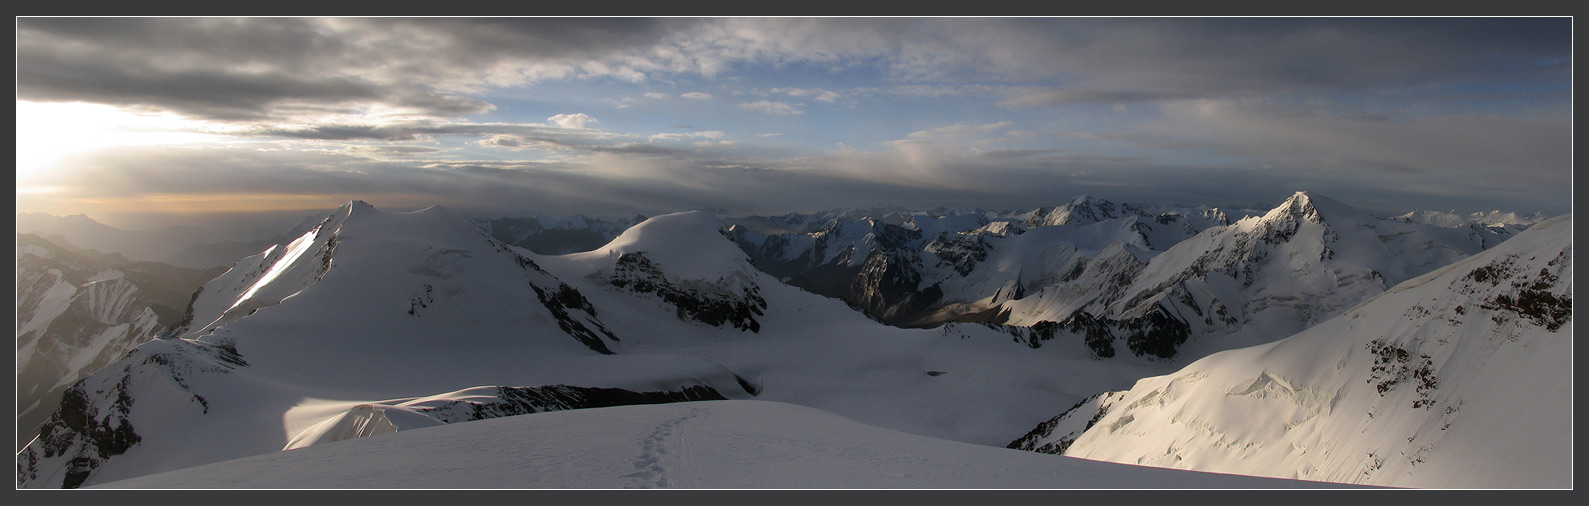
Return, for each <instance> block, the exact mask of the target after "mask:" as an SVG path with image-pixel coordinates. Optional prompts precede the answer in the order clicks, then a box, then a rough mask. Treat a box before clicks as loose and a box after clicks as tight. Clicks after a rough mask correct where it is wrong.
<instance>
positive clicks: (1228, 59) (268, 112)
mask: <svg viewBox="0 0 1589 506" xmlns="http://www.w3.org/2000/svg"><path fill="white" fill-rule="evenodd" d="M1571 36H1572V30H1571V20H1570V19H1568V18H1556V19H1509V18H1500V19H1490V18H1473V19H1463V18H1457V19H1451V18H1440V19H1417V18H1412V19H1409V18H1389V19H1269V18H1263V19H1239V18H1238V19H1218V18H1213V19H1209V18H1194V19H1064V18H1062V19H1049V18H1040V19H803V18H752V19H738V18H723V19H705V20H697V19H674V18H668V19H645V18H619V19H583V18H551V19H545V18H421V19H404V18H375V19H363V18H333V19H314V18H65V19H56V18H19V19H18V20H17V75H18V83H17V86H18V88H17V93H18V98H19V99H23V100H44V101H69V100H82V101H91V102H100V103H108V104H114V105H141V106H149V107H159V108H165V109H169V110H173V111H177V112H181V113H183V114H187V115H190V116H196V117H202V118H213V119H223V120H238V119H259V118H268V117H272V116H275V115H280V114H284V113H288V112H291V110H290V109H288V108H287V107H289V106H291V107H311V108H314V107H319V108H324V109H326V110H339V111H349V110H355V109H356V108H357V107H359V106H360V105H367V104H370V103H381V104H388V105H392V106H396V107H401V108H404V109H409V110H412V111H413V112H414V113H415V114H421V115H429V116H433V117H457V116H460V115H465V114H471V113H476V112H481V111H485V110H488V109H489V108H490V107H491V106H490V104H487V103H485V102H482V101H480V100H478V99H477V98H473V97H471V96H470V94H471V93H475V92H478V91H479V90H480V89H482V88H483V87H487V86H497V85H514V84H520V83H522V82H525V81H527V80H528V81H533V80H535V79H542V78H567V77H582V76H611V77H618V78H621V79H643V78H645V76H647V75H649V74H654V73H658V72H662V73H684V72H687V73H697V74H706V75H712V74H716V73H718V72H723V71H725V70H726V69H728V68H731V67H732V65H734V64H735V63H737V62H771V63H777V64H782V63H785V62H819V63H832V64H838V65H845V64H851V63H854V62H865V63H866V64H868V65H872V64H876V65H880V66H882V67H883V68H885V69H887V70H888V72H889V75H890V76H892V77H893V78H894V79H895V80H896V81H898V82H902V83H910V82H929V83H957V84H953V85H957V86H964V85H974V84H976V83H1002V84H1021V85H1029V86H1031V87H1029V88H1027V91H1026V92H1024V93H1020V94H1017V95H1016V96H1013V97H1009V98H1008V99H1007V100H1005V101H1004V102H1003V104H1004V105H1006V106H1008V107H1034V106H1045V105H1063V104H1087V103H1134V102H1145V101H1146V102H1155V101H1166V100H1183V99H1191V98H1229V97H1246V98H1251V97H1275V96H1283V97H1291V98H1296V97H1299V96H1330V95H1331V94H1338V93H1367V92H1381V91H1386V90H1389V89H1392V88H1401V89H1404V90H1405V89H1406V88H1409V87H1433V88H1431V89H1420V90H1417V92H1418V94H1429V93H1436V92H1438V93H1458V92H1473V91H1476V90H1459V89H1446V88H1453V87H1459V86H1458V85H1461V84H1485V83H1488V84H1495V83H1501V82H1505V83H1518V82H1528V83H1532V84H1531V86H1533V87H1534V88H1535V89H1533V90H1528V91H1531V92H1534V93H1539V92H1554V93H1561V92H1562V90H1568V89H1570V85H1571V77H1570V76H1571V47H1570V46H1571V44H1570V41H1571ZM1483 91H1489V92H1493V91H1494V90H1493V89H1489V90H1483ZM1513 91H1520V90H1513Z"/></svg>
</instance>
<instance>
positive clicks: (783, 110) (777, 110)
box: [738, 100, 804, 115]
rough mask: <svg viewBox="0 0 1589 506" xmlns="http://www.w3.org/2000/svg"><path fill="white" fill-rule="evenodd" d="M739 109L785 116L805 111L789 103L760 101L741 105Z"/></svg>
mask: <svg viewBox="0 0 1589 506" xmlns="http://www.w3.org/2000/svg"><path fill="white" fill-rule="evenodd" d="M738 107H739V109H740V110H743V111H751V112H761V113H767V114H778V115H784V114H802V113H804V111H801V110H800V109H799V108H797V107H795V106H794V105H793V104H790V103H788V102H776V101H771V100H758V101H755V102H748V103H743V104H739V106H738Z"/></svg>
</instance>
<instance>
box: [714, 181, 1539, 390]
mask: <svg viewBox="0 0 1589 506" xmlns="http://www.w3.org/2000/svg"><path fill="white" fill-rule="evenodd" d="M1404 218H1405V217H1404ZM1470 225H1471V226H1470ZM732 232H733V236H734V237H735V239H736V241H738V242H739V244H740V246H741V248H742V249H744V250H745V251H746V252H747V253H748V254H749V255H750V256H751V258H752V259H753V262H754V263H755V264H756V265H757V266H758V267H760V268H761V269H762V270H764V271H766V272H768V273H771V274H773V275H774V276H777V277H779V278H780V279H784V280H787V281H788V282H789V283H790V284H793V285H795V286H799V287H802V288H805V289H808V290H811V291H813V292H815V293H819V294H823V295H827V296H831V297H836V298H840V299H842V300H845V301H846V302H848V303H849V304H850V305H852V306H854V307H856V308H858V309H860V310H862V311H864V312H866V313H867V314H869V315H871V316H873V317H874V318H877V319H879V320H880V321H883V322H887V323H890V324H893V325H899V326H933V325H937V324H940V323H943V322H949V321H968V322H985V323H990V324H997V325H1002V326H1003V327H1001V328H1003V329H1004V330H1006V331H1008V332H1010V333H1011V334H1012V335H1015V336H1017V337H1019V338H1023V339H1025V340H1026V341H1027V342H1028V344H1029V345H1031V346H1033V347H1037V346H1041V345H1042V344H1043V343H1045V342H1048V341H1050V340H1055V339H1058V340H1069V341H1085V342H1087V343H1088V345H1089V347H1090V349H1091V350H1092V351H1093V353H1094V354H1096V355H1097V356H1099V357H1113V356H1117V355H1122V354H1129V355H1138V356H1142V355H1145V356H1150V357H1159V358H1168V357H1174V356H1177V355H1178V354H1185V353H1188V352H1189V353H1190V356H1192V357H1193V358H1195V357H1198V356H1202V355H1206V354H1207V353H1212V352H1214V351H1219V350H1223V349H1230V348H1235V347H1242V346H1248V345H1252V344H1257V343H1260V342H1267V341H1271V340H1274V339H1277V338H1279V337H1283V336H1287V335H1290V334H1293V333H1295V332H1297V331H1300V330H1302V329H1304V328H1307V327H1308V326H1311V325H1314V324H1316V323H1318V322H1320V321H1323V320H1324V319H1327V318H1329V317H1331V316H1334V315H1336V314H1339V313H1340V312H1341V311H1344V310H1346V308H1349V307H1351V306H1352V305H1354V304H1356V303H1357V302H1360V301H1362V300H1364V299H1366V298H1368V297H1370V296H1373V295H1375V294H1378V293H1380V292H1382V291H1384V289H1385V288H1386V287H1388V286H1390V285H1392V284H1395V283H1397V282H1400V281H1403V280H1406V279H1408V278H1411V277H1412V276H1415V275H1418V274H1422V273H1424V272H1428V271H1430V270H1432V269H1434V268H1436V267H1438V266H1441V265H1445V264H1447V263H1450V262H1452V261H1455V260H1457V259H1459V258H1462V257H1464V256H1467V255H1470V254H1473V253H1476V252H1479V251H1482V250H1483V249H1485V248H1487V247H1490V246H1493V245H1495V244H1497V243H1499V242H1500V241H1502V240H1504V239H1506V238H1507V237H1510V235H1511V232H1510V231H1509V230H1507V229H1504V228H1494V227H1483V226H1478V225H1472V224H1469V223H1467V222H1464V224H1463V225H1462V226H1460V227H1449V226H1445V225H1443V224H1427V223H1424V222H1420V221H1417V220H1411V221H1409V220H1407V219H1384V218H1379V217H1375V216H1373V215H1370V214H1369V213H1367V212H1364V211H1361V210H1358V209H1355V208H1352V207H1350V206H1347V205H1345V204H1342V203H1339V202H1336V201H1333V200H1330V199H1328V198H1325V197H1320V196H1317V195H1313V194H1310V193H1306V192H1298V193H1296V194H1294V195H1292V196H1291V197H1290V198H1288V199H1287V200H1286V201H1285V202H1283V203H1282V204H1280V205H1279V206H1277V207H1275V208H1273V209H1271V210H1270V211H1268V212H1267V213H1264V214H1261V215H1255V216H1248V217H1245V218H1242V219H1240V220H1238V221H1236V222H1235V223H1231V222H1229V221H1228V218H1227V217H1226V215H1225V214H1224V213H1223V212H1221V211H1219V210H1218V209H1213V208H1199V207H1164V208H1153V209H1148V208H1144V207H1139V206H1134V205H1130V204H1120V203H1114V202H1109V201H1106V200H1103V199H1098V198H1094V197H1088V196H1082V197H1077V198H1076V199H1073V200H1072V201H1070V202H1069V203H1067V204H1065V205H1063V206H1055V207H1046V208H1040V209H1037V210H1033V211H1029V212H1022V213H999V214H993V213H985V214H963V215H944V216H940V217H937V218H934V217H931V216H925V215H924V216H921V217H920V219H910V220H906V221H905V222H904V223H903V224H900V225H895V224H891V223H887V222H884V221H880V220H875V219H868V220H858V221H834V222H832V223H830V224H829V225H828V226H827V227H826V228H824V229H822V230H820V231H816V232H809V233H791V234H781V235H766V234H760V233H757V232H755V231H751V230H748V229H742V228H739V227H735V228H734V229H733V230H732Z"/></svg>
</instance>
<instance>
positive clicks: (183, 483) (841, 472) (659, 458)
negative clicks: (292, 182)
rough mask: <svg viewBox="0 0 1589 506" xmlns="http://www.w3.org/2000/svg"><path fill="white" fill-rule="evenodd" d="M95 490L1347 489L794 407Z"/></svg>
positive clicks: (455, 434)
mask: <svg viewBox="0 0 1589 506" xmlns="http://www.w3.org/2000/svg"><path fill="white" fill-rule="evenodd" d="M93 488H96V489H193V488H204V489H240V488H254V489H266V488H299V489H349V488H353V489H360V488H380V489H409V488H445V489H502V488H510V489H537V488H559V489H589V488H612V489H616V488H690V489H704V488H752V489H786V488H824V489H833V488H870V489H893V488H929V489H987V488H1021V489H1053V488H1094V489H1127V488H1187V489H1197V488H1223V489H1232V488H1308V489H1313V488H1345V487H1344V486H1341V485H1337V484H1329V483H1317V482H1303V481H1294V480H1276V479H1268V478H1254V477H1249V476H1235V475H1227V474H1214V473H1200V472H1192V471H1179V470H1168V469H1154V468H1150V467H1141V466H1129V465H1123V464H1114V463H1109V462H1096V461H1089V460H1082V459H1072V458H1064V457H1056V456H1053V455H1039V454H1034V453H1030V452H1020V451H1014V450H1008V449H1003V448H995V447H990V446H983V445H972V444H966V443H956V442H952V441H944V440H942V439H934V438H929V437H923V436H918V435H914V434H906V433H902V432H898V431H892V430H887V429H882V428H878V427H874V426H869V425H864V424H860V423H856V422H854V421H852V420H848V419H845V418H843V417H839V416H835V415H833V414H832V413H827V412H824V411H819V410H816V409H811V408H805V407H801V406H795V405H792V404H784V403H774V402H764V401H749V400H735V401H721V402H702V403H689V404H663V405H653V406H622V407H612V408H601V409H584V410H574V411H562V412H557V413H546V414H543V415H535V416H519V417H510V418H501V419H494V420H486V421H481V422H475V423H466V424H454V425H447V426H439V427H433V428H427V429H423V430H413V431H404V432H401V433H397V434H390V435H383V436H380V437H370V438H364V439H359V440H356V441H345V442H341V443H337V444H334V445H321V446H315V447H312V448H304V449H299V450H293V451H286V452H276V453H271V454H267V455H257V456H253V457H247V458H242V459H237V460H231V461H226V462H218V463H215V464H209V465H204V466H198V467H193V468H188V469H183V470H180V471H172V472H166V473H160V474H156V475H152V476H144V477H140V478H133V479H128V480H122V481H115V482H110V483H105V484H102V485H98V486H95V487H93Z"/></svg>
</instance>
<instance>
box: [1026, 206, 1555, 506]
mask: <svg viewBox="0 0 1589 506" xmlns="http://www.w3.org/2000/svg"><path fill="white" fill-rule="evenodd" d="M1572 276H1573V269H1572V218H1571V216H1570V215H1568V216H1564V217H1561V218H1556V219H1553V220H1549V221H1546V222H1543V223H1539V224H1536V225H1534V226H1533V227H1532V228H1529V229H1528V230H1527V231H1525V232H1522V233H1520V234H1519V235H1517V236H1516V237H1514V238H1512V239H1509V240H1507V241H1506V242H1504V243H1502V244H1500V245H1498V246H1496V247H1495V248H1493V249H1490V250H1488V251H1486V252H1484V253H1481V254H1478V255H1475V256H1473V257H1469V258H1467V259H1464V260H1462V261H1459V262H1457V263H1455V264H1453V265H1451V266H1448V267H1445V268H1442V269H1439V270H1437V271H1435V272H1433V273H1430V274H1428V275H1424V276H1421V277H1418V278H1416V279H1412V280H1409V281H1407V282H1405V283H1402V284H1400V285H1397V286H1395V287H1393V288H1391V289H1390V290H1388V291H1387V292H1386V293H1384V294H1382V295H1380V296H1378V297H1375V298H1373V299H1371V300H1369V301H1367V302H1364V303H1362V304H1361V305H1358V306H1357V307H1355V308H1353V309H1351V310H1349V311H1347V312H1346V313H1345V314H1344V315H1342V316H1340V317H1338V318H1334V319H1331V320H1329V321H1326V322H1324V323H1321V324H1319V325H1318V326H1315V327H1313V328H1310V329H1308V330H1306V331H1303V332H1301V333H1299V334H1297V335H1295V336H1292V337H1290V338H1287V339H1284V340H1281V341H1277V342H1274V343H1270V344H1265V345H1260V346H1256V347H1251V348H1244V349H1239V350H1232V351H1227V352H1223V353H1218V354H1215V355H1212V356H1209V357H1207V358H1205V359H1203V360H1199V361H1197V362H1195V363H1193V364H1191V365H1189V366H1187V367H1186V368H1185V369H1182V370H1181V371H1179V372H1177V373H1175V374H1171V375H1167V376H1161V377H1154V378H1148V379H1144V380H1142V381H1140V382H1138V383H1137V384H1136V386H1135V387H1133V388H1132V389H1130V391H1127V392H1123V393H1109V394H1105V395H1103V396H1101V397H1100V398H1099V399H1096V400H1094V401H1090V402H1087V403H1083V404H1082V405H1080V406H1078V407H1077V408H1075V409H1073V410H1072V411H1071V412H1069V413H1067V414H1065V415H1063V416H1061V417H1059V419H1056V420H1055V421H1053V422H1051V423H1049V424H1045V426H1044V427H1039V430H1037V431H1034V432H1033V433H1032V434H1030V435H1028V436H1027V437H1026V438H1023V439H1021V440H1018V441H1016V442H1015V443H1013V445H1014V446H1021V447H1024V448H1028V449H1034V448H1036V449H1042V450H1045V451H1063V452H1064V453H1063V454H1064V455H1069V456H1077V457H1083V458H1089V459H1100V460H1109V461H1115V462H1125V463H1133V464H1145V465H1152V466H1163V467H1174V468H1181V469H1197V470H1203V471H1214V472H1225V473H1239V474H1253V475H1264V476H1276V477H1283V478H1301V479H1308V480H1323V481H1333V482H1346V483H1362V484H1374V485H1391V486H1407V487H1453V488H1491V487H1495V488H1502V487H1505V488H1510V487H1523V488H1557V487H1571V486H1572V483H1573V481H1572V478H1573V458H1572V446H1573V445H1572V441H1573V430H1572V419H1573V411H1572V409H1573V395H1572V394H1573V389H1572V370H1573V362H1572V354H1573V342H1572V329H1573V326H1572ZM1079 430H1085V432H1084V433H1082V434H1081V435H1080V436H1079V437H1077V436H1076V434H1075V432H1077V431H1079ZM1072 440H1073V441H1072ZM1067 447H1068V448H1067Z"/></svg>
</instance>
